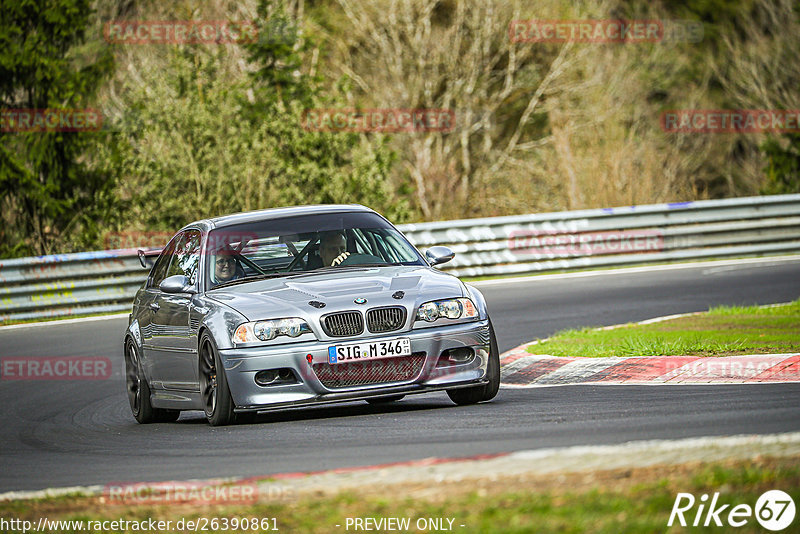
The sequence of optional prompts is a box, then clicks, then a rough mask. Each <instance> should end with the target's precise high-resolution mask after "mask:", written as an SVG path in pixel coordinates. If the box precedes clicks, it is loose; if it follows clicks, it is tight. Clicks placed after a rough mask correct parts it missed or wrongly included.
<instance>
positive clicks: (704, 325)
mask: <svg viewBox="0 0 800 534" xmlns="http://www.w3.org/2000/svg"><path fill="white" fill-rule="evenodd" d="M528 352H531V353H533V354H550V355H552V356H570V357H574V356H586V357H595V358H596V357H607V356H673V355H691V356H729V355H736V354H767V353H787V352H800V300H796V301H794V302H792V303H790V304H787V305H782V306H776V307H758V306H745V307H742V306H732V307H722V306H721V307H717V308H712V309H710V310H709V311H708V312H706V313H702V314H698V315H692V316H689V317H681V318H678V319H672V320H669V321H663V322H660V323H655V324H649V325H633V324H632V325H626V326H623V327H620V328H615V329H610V330H599V329H596V328H581V329H577V330H564V331H562V332H559V333H557V334H556V335H554V336H553V337H551V338H549V339H548V340H547V341H543V342H542V343H539V344H536V345H532V346H530V347H528Z"/></svg>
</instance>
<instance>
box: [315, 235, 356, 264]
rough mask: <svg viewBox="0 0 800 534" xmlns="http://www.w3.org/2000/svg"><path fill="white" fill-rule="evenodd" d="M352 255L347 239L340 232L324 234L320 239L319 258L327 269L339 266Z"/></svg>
mask: <svg viewBox="0 0 800 534" xmlns="http://www.w3.org/2000/svg"><path fill="white" fill-rule="evenodd" d="M349 255H350V253H349V252H347V239H346V238H345V236H344V233H343V232H341V231H339V230H334V231H330V232H322V235H321V236H320V238H319V256H320V258H322V265H324V266H325V267H328V266H334V265H339V264H340V263H342V262H343V261H344V260H345V259H346V258H347V257H348V256H349Z"/></svg>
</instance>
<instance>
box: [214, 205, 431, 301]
mask: <svg viewBox="0 0 800 534" xmlns="http://www.w3.org/2000/svg"><path fill="white" fill-rule="evenodd" d="M206 251H207V256H208V258H209V260H208V261H209V264H208V266H209V268H208V269H207V273H208V287H211V288H213V287H216V286H220V285H223V284H224V285H228V284H233V283H239V282H243V281H247V280H256V279H259V278H268V277H277V276H288V275H291V274H302V273H304V272H309V271H316V270H321V269H335V268H346V267H359V266H360V267H365V266H386V265H424V264H425V263H424V260H423V259H422V258H421V257H420V255H419V253H418V252H417V251H416V249H414V247H413V246H412V245H411V244H410V243H409V242H408V241H406V239H405V238H404V237H403V236H402V235H401V234H400V232H398V231H397V229H395V228H394V227H393V226H392V225H391V224H389V223H388V222H386V220H384V219H383V218H382V217H380V216H378V215H376V214H374V213H363V212H356V213H336V214H320V215H304V216H298V217H286V218H281V219H272V220H265V221H260V222H256V223H248V224H242V225H237V226H228V227H224V228H219V229H217V230H212V231H211V232H210V233H209V235H208V239H207V242H206Z"/></svg>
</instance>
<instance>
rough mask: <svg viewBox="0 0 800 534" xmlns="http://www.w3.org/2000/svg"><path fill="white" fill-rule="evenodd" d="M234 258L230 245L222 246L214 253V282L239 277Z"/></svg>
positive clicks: (218, 282)
mask: <svg viewBox="0 0 800 534" xmlns="http://www.w3.org/2000/svg"><path fill="white" fill-rule="evenodd" d="M237 267H238V266H237V264H236V258H235V257H234V251H233V250H231V248H230V247H227V246H226V247H224V248H222V249H220V250H218V251H217V253H216V254H215V255H214V282H215V283H217V284H221V283H223V282H228V281H230V280H235V279H237V278H239V273H238V272H237V270H238V269H237Z"/></svg>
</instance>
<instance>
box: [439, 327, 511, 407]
mask: <svg viewBox="0 0 800 534" xmlns="http://www.w3.org/2000/svg"><path fill="white" fill-rule="evenodd" d="M486 377H487V378H488V379H489V383H488V384H486V385H483V386H474V387H470V388H461V389H451V390H448V391H447V395H448V396H449V397H450V400H451V401H453V402H455V403H456V404H458V405H459V406H465V405H467V404H475V403H477V402H484V401H488V400H492V399H493V398H494V397H495V395H497V391H498V390H499V389H500V351H499V350H498V349H497V338H496V337H495V335H494V327H493V326H492V321H491V319H490V320H489V363H488V364H487V365H486Z"/></svg>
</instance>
